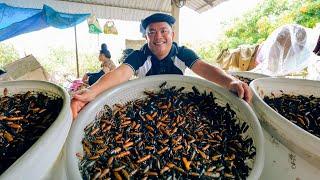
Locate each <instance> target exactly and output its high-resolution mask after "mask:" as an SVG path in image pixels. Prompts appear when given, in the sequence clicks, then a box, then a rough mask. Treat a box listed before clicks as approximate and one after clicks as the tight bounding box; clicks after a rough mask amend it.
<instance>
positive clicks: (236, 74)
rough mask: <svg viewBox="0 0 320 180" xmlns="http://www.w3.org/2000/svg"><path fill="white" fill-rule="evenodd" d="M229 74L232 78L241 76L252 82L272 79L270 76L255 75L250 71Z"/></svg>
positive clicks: (230, 72)
mask: <svg viewBox="0 0 320 180" xmlns="http://www.w3.org/2000/svg"><path fill="white" fill-rule="evenodd" d="M228 74H230V75H232V76H241V77H244V78H249V79H252V80H255V79H259V78H265V77H270V76H268V75H265V74H260V73H254V72H250V71H229V72H228Z"/></svg>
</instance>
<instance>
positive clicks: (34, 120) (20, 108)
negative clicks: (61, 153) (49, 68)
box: [0, 89, 63, 174]
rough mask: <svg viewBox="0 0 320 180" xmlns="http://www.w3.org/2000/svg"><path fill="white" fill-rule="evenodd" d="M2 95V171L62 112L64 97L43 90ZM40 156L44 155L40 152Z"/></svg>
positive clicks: (0, 114)
mask: <svg viewBox="0 0 320 180" xmlns="http://www.w3.org/2000/svg"><path fill="white" fill-rule="evenodd" d="M3 94H4V95H3V96H1V97H0V174H1V173H3V172H4V171H5V170H6V169H7V168H8V167H10V165H11V164H13V163H14V162H15V161H16V160H17V159H18V158H19V157H20V156H21V155H22V154H23V153H24V152H26V151H27V150H28V149H29V147H31V146H32V145H33V143H35V142H36V141H37V140H38V139H39V138H40V136H41V135H42V134H43V133H44V132H45V131H46V130H47V129H48V127H49V126H50V125H51V124H52V123H53V122H54V120H55V119H56V118H57V116H58V115H59V113H60V110H61V108H62V103H63V100H62V98H61V97H54V98H53V97H49V96H47V95H46V94H44V93H41V92H31V91H28V92H26V93H21V94H14V95H12V96H11V95H10V96H9V95H8V90H7V89H4V93H3ZM39 156H40V155H39Z"/></svg>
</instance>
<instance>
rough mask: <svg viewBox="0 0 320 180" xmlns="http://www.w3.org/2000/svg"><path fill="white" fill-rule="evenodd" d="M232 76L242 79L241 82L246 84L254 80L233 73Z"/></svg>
mask: <svg viewBox="0 0 320 180" xmlns="http://www.w3.org/2000/svg"><path fill="white" fill-rule="evenodd" d="M233 77H235V78H237V79H239V80H240V81H242V82H245V83H247V84H248V85H249V84H250V83H251V81H253V80H254V79H250V78H246V77H243V76H238V75H233Z"/></svg>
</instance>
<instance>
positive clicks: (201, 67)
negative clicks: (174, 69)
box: [191, 59, 252, 102]
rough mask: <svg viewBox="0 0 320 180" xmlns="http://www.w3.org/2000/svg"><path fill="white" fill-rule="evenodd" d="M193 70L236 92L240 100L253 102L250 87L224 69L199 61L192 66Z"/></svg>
mask: <svg viewBox="0 0 320 180" xmlns="http://www.w3.org/2000/svg"><path fill="white" fill-rule="evenodd" d="M191 70H192V71H193V72H195V73H196V74H198V75H199V76H201V77H203V78H205V79H207V80H209V81H212V82H214V83H217V84H219V85H220V86H222V87H224V88H226V89H228V90H230V91H233V92H236V93H237V94H238V96H239V97H240V98H243V99H244V100H246V101H247V102H251V98H252V94H251V91H250V89H249V87H248V85H247V84H246V83H243V82H242V81H240V80H238V79H236V78H234V77H232V76H231V75H228V74H227V73H226V72H225V71H223V70H222V69H220V68H218V67H216V66H212V65H210V64H208V63H206V62H204V61H202V60H200V59H199V60H197V61H196V62H195V63H194V64H193V65H192V67H191Z"/></svg>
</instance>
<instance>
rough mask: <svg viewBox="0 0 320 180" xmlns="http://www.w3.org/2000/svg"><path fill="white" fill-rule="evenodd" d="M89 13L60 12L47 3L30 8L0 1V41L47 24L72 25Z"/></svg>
mask: <svg viewBox="0 0 320 180" xmlns="http://www.w3.org/2000/svg"><path fill="white" fill-rule="evenodd" d="M89 15H90V14H67V13H60V12H57V11H55V10H54V9H52V8H51V7H49V6H47V5H44V6H43V9H32V8H18V7H12V6H8V5H7V4H4V3H0V41H3V40H6V39H9V38H12V37H14V36H18V35H20V34H24V33H28V32H32V31H37V30H40V29H43V28H47V27H49V26H52V27H55V28H59V29H65V28H69V27H73V26H75V25H77V24H79V23H81V22H82V21H84V20H86V19H87V17H88V16H89Z"/></svg>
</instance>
